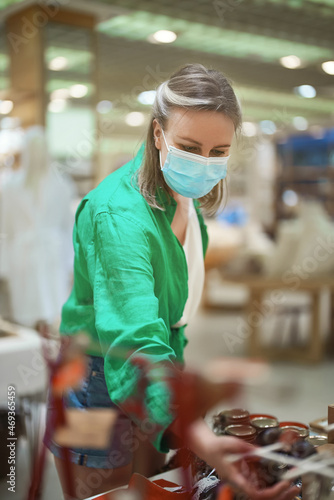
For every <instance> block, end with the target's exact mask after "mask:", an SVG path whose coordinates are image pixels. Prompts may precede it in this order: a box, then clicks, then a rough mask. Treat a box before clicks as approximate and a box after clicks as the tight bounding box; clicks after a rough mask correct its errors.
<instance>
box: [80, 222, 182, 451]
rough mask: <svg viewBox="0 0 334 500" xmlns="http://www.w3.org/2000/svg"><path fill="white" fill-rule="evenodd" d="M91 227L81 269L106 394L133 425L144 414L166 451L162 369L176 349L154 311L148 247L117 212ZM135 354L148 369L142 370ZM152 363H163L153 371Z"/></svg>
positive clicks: (169, 415) (167, 397) (167, 403)
mask: <svg viewBox="0 0 334 500" xmlns="http://www.w3.org/2000/svg"><path fill="white" fill-rule="evenodd" d="M93 229H94V235H93V238H92V241H91V242H90V244H89V245H88V246H87V250H86V252H87V253H86V258H87V264H88V265H87V269H88V274H89V281H90V283H91V286H92V289H93V295H94V310H95V327H96V330H97V333H98V337H99V341H100V345H101V349H102V352H103V355H104V358H105V363H104V370H105V378H106V383H107V387H108V391H109V395H110V398H111V400H112V401H113V402H114V403H115V404H117V405H118V406H119V407H120V408H121V409H122V410H123V411H124V412H125V413H127V414H128V416H129V417H130V418H131V419H132V420H133V421H134V422H135V423H137V425H139V426H140V425H141V420H142V419H143V418H146V419H147V418H148V419H149V421H150V423H151V426H150V429H151V430H152V429H153V432H150V436H151V440H152V442H153V444H154V446H155V447H156V448H157V449H158V450H159V451H163V452H166V451H168V450H167V449H164V445H163V443H162V436H163V433H164V431H165V429H166V428H167V427H168V426H169V425H170V424H171V422H172V421H173V419H174V418H175V416H174V415H173V412H172V411H171V405H172V396H171V393H170V390H169V387H168V383H167V379H168V376H165V374H166V373H167V372H168V366H170V368H171V372H172V367H173V365H174V362H175V360H176V355H175V352H174V351H173V349H172V348H171V346H170V339H169V335H170V330H169V328H168V327H167V325H166V324H165V322H164V320H163V319H162V318H161V317H160V315H159V300H158V298H157V296H156V294H155V278H154V270H153V267H152V252H153V250H152V248H151V246H150V243H149V239H148V237H147V235H146V234H145V231H144V230H143V228H142V227H141V226H139V225H138V224H137V223H136V222H134V221H132V220H130V219H128V218H126V217H123V216H122V215H119V214H113V213H109V212H103V213H99V214H98V215H97V216H96V217H95V220H94V224H93ZM138 359H142V360H146V361H147V362H148V363H149V365H150V366H153V367H155V368H154V370H152V371H151V372H150V371H147V370H146V369H144V370H143V369H142V368H141V366H140V363H139V364H138ZM149 365H147V366H149ZM158 367H163V369H162V371H160V375H159V376H156V373H157V368H158ZM159 369H160V368H159ZM145 370H146V371H145ZM143 376H144V377H145V383H143V380H142V377H143ZM143 384H144V385H143ZM144 386H145V387H144ZM143 387H144V394H141V391H142V390H143ZM139 407H140V408H139ZM143 408H144V413H143Z"/></svg>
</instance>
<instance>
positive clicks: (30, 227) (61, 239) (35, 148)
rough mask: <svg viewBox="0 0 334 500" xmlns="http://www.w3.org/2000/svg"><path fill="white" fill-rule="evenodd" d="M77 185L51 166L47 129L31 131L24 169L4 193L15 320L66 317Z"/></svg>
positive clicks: (2, 222)
mask: <svg viewBox="0 0 334 500" xmlns="http://www.w3.org/2000/svg"><path fill="white" fill-rule="evenodd" d="M73 196H74V190H73V187H72V184H71V182H70V181H69V180H68V179H66V178H65V177H60V175H59V173H57V172H56V171H54V170H53V169H52V167H51V163H50V159H49V157H48V151H47V143H46V137H45V132H44V129H43V128H42V127H39V126H35V127H31V128H30V129H28V131H27V132H26V135H25V139H24V144H23V150H22V166H21V168H20V169H19V170H18V171H17V172H15V173H13V175H12V176H11V178H10V180H9V181H8V183H6V185H5V186H4V188H3V191H2V192H1V193H0V233H1V235H2V238H1V252H0V255H1V258H0V276H1V277H2V278H3V279H6V280H7V282H8V288H9V297H10V305H11V317H10V318H7V319H11V320H12V321H15V322H17V323H20V324H22V325H25V326H29V327H34V326H35V324H36V322H38V321H40V320H44V321H46V322H48V323H53V322H54V321H55V320H56V319H57V318H58V317H59V314H60V310H61V307H62V305H63V303H64V302H65V300H66V298H67V296H68V293H69V286H70V277H71V270H72V260H73V250H72V228H73V222H74V218H73V215H72V212H71V208H70V204H71V201H72V199H73Z"/></svg>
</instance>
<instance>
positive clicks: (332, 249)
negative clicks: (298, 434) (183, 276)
mask: <svg viewBox="0 0 334 500" xmlns="http://www.w3.org/2000/svg"><path fill="white" fill-rule="evenodd" d="M0 9H1V10H0V209H1V212H0V334H1V335H0V370H1V377H0V384H1V396H0V401H1V403H2V402H3V400H5V396H6V391H7V385H8V384H9V383H11V384H15V385H16V387H17V391H18V393H19V394H20V396H22V397H25V398H26V405H28V406H27V408H30V410H29V411H30V423H31V426H30V427H31V429H30V435H33V437H34V438H36V429H34V425H35V424H34V419H33V414H32V413H33V412H32V411H31V405H32V402H34V404H36V405H37V407H38V403H37V401H43V397H44V395H45V385H46V379H47V371H46V367H45V364H44V362H43V357H42V355H41V336H42V333H43V331H45V328H49V329H50V331H51V333H52V335H53V336H54V338H55V343H56V342H57V328H58V324H59V315H60V308H61V305H62V303H63V302H64V301H65V300H66V298H67V295H68V293H69V289H70V286H71V265H72V258H73V255H72V247H71V231H72V225H73V220H74V214H75V209H76V206H77V205H78V203H79V201H80V199H81V198H82V197H83V196H84V195H85V194H86V193H87V192H88V191H89V190H90V189H92V188H94V187H95V186H96V185H97V184H98V183H99V182H100V181H101V180H102V179H103V178H105V177H106V176H107V175H108V174H109V173H111V172H112V171H114V170H115V169H117V168H118V167H120V166H121V165H122V164H124V163H125V162H126V161H128V160H129V159H131V158H132V157H133V156H134V154H135V153H136V152H137V150H138V148H139V146H140V144H141V143H142V141H143V140H144V139H145V131H146V127H147V124H148V121H149V117H150V106H151V104H152V102H153V99H154V95H155V88H156V87H157V86H158V85H159V84H160V83H161V82H162V81H163V80H165V79H167V78H168V76H169V75H170V74H171V73H172V72H174V71H175V70H176V69H177V68H178V67H180V66H182V65H184V64H186V63H192V62H198V63H202V64H203V65H205V66H207V67H212V68H215V69H218V70H220V71H222V72H223V73H224V74H226V75H227V76H228V77H229V78H230V79H231V80H232V82H233V84H234V88H235V90H236V93H237V96H238V98H239V100H240V103H241V106H242V110H243V119H244V123H243V128H242V133H241V134H240V136H239V137H238V138H237V140H236V141H235V144H234V146H233V151H232V157H231V159H230V162H229V170H228V179H227V190H226V206H225V208H224V210H223V211H222V212H221V213H220V214H219V215H218V216H216V217H215V218H211V219H207V225H208V229H209V234H210V246H209V250H208V254H207V260H206V268H207V277H206V286H205V293H204V296H203V303H202V307H201V310H200V311H199V313H198V315H197V317H196V319H195V320H194V321H193V322H192V323H191V324H190V325H189V327H188V337H189V339H190V342H189V346H188V347H187V355H186V357H187V361H188V363H189V364H190V365H196V366H198V365H201V364H202V363H204V362H206V361H209V360H210V359H212V358H214V357H216V356H226V357H230V356H241V357H243V356H249V355H251V356H255V357H262V358H264V359H268V360H269V362H270V363H272V365H271V366H272V375H271V379H270V380H271V382H270V383H271V384H272V385H271V387H272V390H269V389H268V387H269V382H268V383H267V386H266V387H267V389H266V388H265V387H264V389H263V391H260V390H259V391H255V390H254V391H253V393H252V392H251V391H250V393H249V394H248V393H247V394H245V402H244V404H247V405H248V407H249V408H251V410H252V411H264V412H265V413H272V412H276V413H277V414H278V417H279V418H288V419H289V420H302V421H304V422H306V423H308V422H309V421H310V420H312V419H315V418H317V417H322V416H324V415H326V414H327V406H328V404H330V403H333V402H334V393H333V391H332V380H333V375H334V369H333V367H332V361H331V360H332V356H333V351H334V348H333V345H334V337H333V326H332V325H333V319H334V295H333V294H334V80H333V78H334V31H333V23H334V1H333V0H269V1H268V0H267V1H264V0H247V1H246V0H213V1H209V0H177V1H176V0H94V1H88V0H54V1H53V2H49V1H42V0H40V1H38V2H36V1H29V0H23V1H21V0H0ZM35 410H36V409H35ZM36 412H37V413H38V409H37V410H36ZM35 423H36V419H35ZM28 434H29V433H28ZM28 444H29V440H28V441H27V440H24V439H23V440H22V450H21V455H20V460H21V462H20V464H21V466H22V468H23V469H24V471H25V472H24V473H23V475H22V478H23V479H22V481H20V491H18V492H17V494H16V495H17V496H14V495H11V498H20V499H21V498H24V494H23V492H24V491H25V488H26V486H25V481H28V477H29V468H28V467H27V465H26V454H27V453H28V455H29V447H28ZM30 451H31V450H30ZM24 464H25V465H24ZM49 465H50V467H49V469H48V478H49V480H48V482H47V486H46V493H45V498H47V499H48V500H53V499H56V498H60V493H59V491H60V490H59V485H58V479H57V478H56V474H55V471H54V469H53V465H52V461H50V464H49ZM24 478H25V479H24ZM3 483H4V481H3ZM0 486H1V485H0ZM3 486H4V490H3V491H4V496H3V495H2V493H1V498H7V496H6V491H7V490H6V486H5V484H3ZM0 491H2V490H0ZM43 498H44V497H43Z"/></svg>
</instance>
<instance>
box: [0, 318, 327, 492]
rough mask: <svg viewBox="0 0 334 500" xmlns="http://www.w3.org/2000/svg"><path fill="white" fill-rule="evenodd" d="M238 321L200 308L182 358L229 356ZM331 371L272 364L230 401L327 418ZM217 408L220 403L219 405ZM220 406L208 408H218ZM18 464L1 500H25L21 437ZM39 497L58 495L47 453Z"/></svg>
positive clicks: (197, 361) (305, 418) (241, 348)
mask: <svg viewBox="0 0 334 500" xmlns="http://www.w3.org/2000/svg"><path fill="white" fill-rule="evenodd" d="M237 320H238V316H237V315H236V314H226V313H224V314H223V313H221V312H214V313H213V312H206V311H203V310H201V311H199V312H198V314H197V316H196V318H195V319H194V320H193V321H192V322H191V324H189V326H188V329H187V335H188V338H189V344H188V346H187V348H186V362H187V363H188V364H191V365H193V366H201V365H203V364H204V363H205V362H207V361H209V360H210V359H212V358H215V357H217V356H230V355H231V353H230V352H229V349H227V345H226V340H225V337H224V332H226V331H230V332H233V330H234V329H235V328H236V322H237ZM222 328H223V329H224V330H223V331H222ZM246 350H247V343H246V341H245V342H241V343H238V344H237V345H236V346H235V352H233V355H237V356H241V357H244V356H246V352H247V351H246ZM333 374H334V367H333V363H332V361H331V360H330V359H327V360H325V361H324V362H323V363H321V364H318V365H303V364H291V363H275V364H273V365H271V367H270V374H269V377H268V379H267V380H265V381H264V382H263V383H261V384H259V385H252V386H250V387H248V388H247V389H245V390H244V391H243V392H242V394H241V395H239V396H238V398H237V400H236V401H234V402H233V404H234V405H237V406H239V407H240V406H242V407H245V408H247V409H248V410H250V411H251V412H253V413H260V412H263V413H269V414H272V415H275V416H277V417H278V419H279V420H281V421H282V420H294V421H300V422H304V423H308V422H310V421H311V420H314V419H316V418H320V417H323V416H326V415H327V406H328V404H330V403H333V402H334V389H333ZM220 407H221V408H222V407H224V404H223V403H222V404H221V405H220ZM220 407H217V408H216V409H214V410H213V411H214V412H217V411H219V408H220ZM209 418H210V417H209ZM17 465H18V472H17V490H16V493H9V492H8V491H7V485H6V482H5V481H2V482H1V483H0V498H1V499H3V500H7V499H12V500H25V498H26V496H27V487H28V481H29V475H30V474H29V460H28V447H27V443H26V442H25V441H24V440H23V439H22V440H21V442H20V444H19V447H18V462H17ZM42 499H43V500H60V499H61V489H60V486H59V482H58V477H57V474H56V471H55V468H54V465H53V459H52V456H51V455H48V461H47V472H46V477H45V485H44V489H43V496H42Z"/></svg>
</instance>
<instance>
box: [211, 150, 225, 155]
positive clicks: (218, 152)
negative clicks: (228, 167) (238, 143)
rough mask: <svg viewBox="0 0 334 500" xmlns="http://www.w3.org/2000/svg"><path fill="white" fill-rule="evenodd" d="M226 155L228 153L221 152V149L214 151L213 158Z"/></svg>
mask: <svg viewBox="0 0 334 500" xmlns="http://www.w3.org/2000/svg"><path fill="white" fill-rule="evenodd" d="M225 153H226V151H219V149H213V150H212V154H213V156H223V155H224V154H225Z"/></svg>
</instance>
